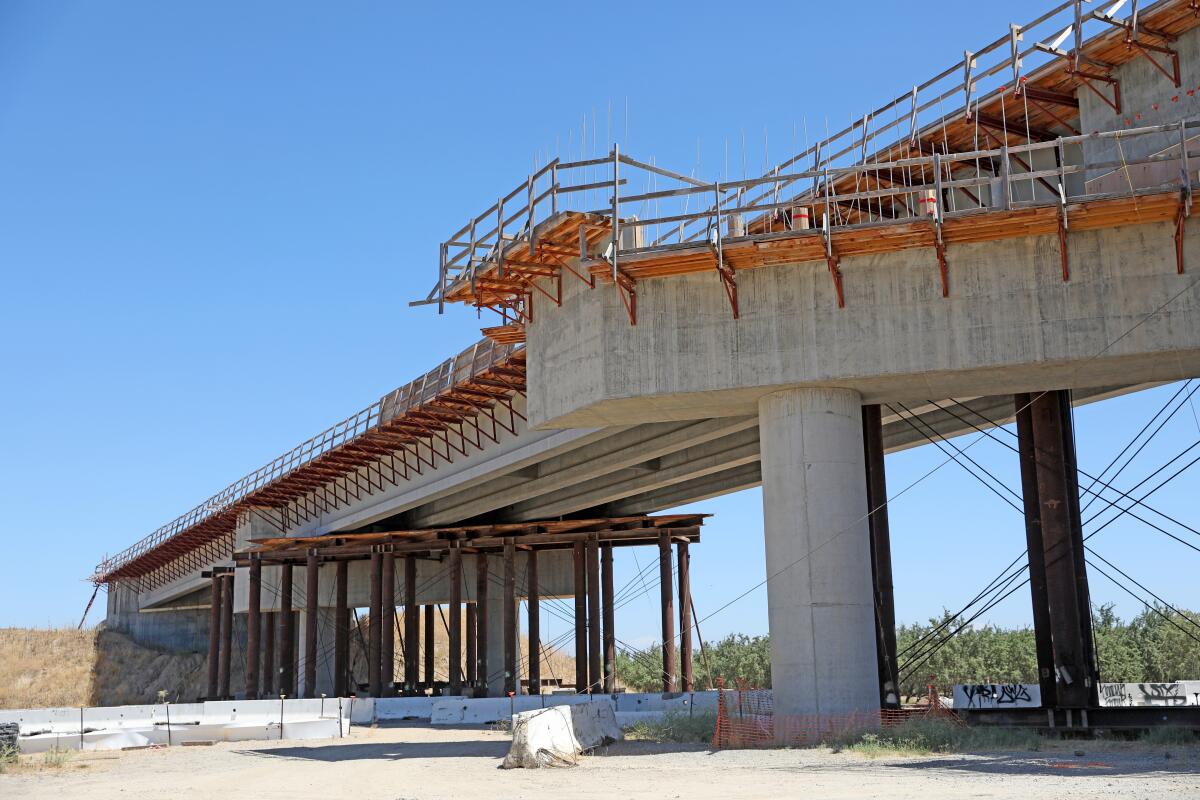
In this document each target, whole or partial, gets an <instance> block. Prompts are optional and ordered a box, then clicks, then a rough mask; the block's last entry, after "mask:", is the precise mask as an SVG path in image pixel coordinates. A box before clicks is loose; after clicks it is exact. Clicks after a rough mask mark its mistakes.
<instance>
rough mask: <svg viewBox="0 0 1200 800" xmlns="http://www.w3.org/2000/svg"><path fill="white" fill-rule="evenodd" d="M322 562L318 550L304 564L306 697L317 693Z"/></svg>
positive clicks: (314, 695)
mask: <svg viewBox="0 0 1200 800" xmlns="http://www.w3.org/2000/svg"><path fill="white" fill-rule="evenodd" d="M320 579H321V562H320V560H319V559H318V558H317V551H316V549H315V548H314V549H311V550H309V551H308V557H307V559H305V563H304V696H305V697H316V696H317V695H316V691H317V617H318V615H319V613H320V612H319V611H318V608H319V607H318V605H317V601H318V600H319V599H320V594H321V584H320Z"/></svg>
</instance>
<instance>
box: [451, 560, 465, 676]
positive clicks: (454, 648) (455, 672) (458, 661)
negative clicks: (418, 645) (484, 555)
mask: <svg viewBox="0 0 1200 800" xmlns="http://www.w3.org/2000/svg"><path fill="white" fill-rule="evenodd" d="M447 565H448V567H449V569H450V609H449V617H450V622H449V627H450V657H449V659H448V661H447V663H448V665H449V667H450V676H449V682H450V687H449V693H450V696H451V697H457V696H459V695H461V694H462V683H463V682H462V677H463V674H462V673H463V669H462V550H461V549H460V548H459V543H458V542H457V541H455V542H451V543H450V555H449V558H448V559H447Z"/></svg>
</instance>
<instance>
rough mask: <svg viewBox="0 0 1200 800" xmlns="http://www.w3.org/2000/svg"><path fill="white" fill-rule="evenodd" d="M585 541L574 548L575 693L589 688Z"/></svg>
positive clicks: (576, 543)
mask: <svg viewBox="0 0 1200 800" xmlns="http://www.w3.org/2000/svg"><path fill="white" fill-rule="evenodd" d="M584 549H585V548H584V544H583V542H575V544H574V546H573V548H572V556H573V559H574V578H575V580H574V586H575V693H576V694H584V693H585V692H587V690H588V655H587V650H588V647H587V568H586V565H585V560H586V557H585V555H584Z"/></svg>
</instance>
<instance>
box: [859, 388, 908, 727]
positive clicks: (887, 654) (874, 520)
mask: <svg viewBox="0 0 1200 800" xmlns="http://www.w3.org/2000/svg"><path fill="white" fill-rule="evenodd" d="M862 427H863V456H864V457H863V461H864V463H865V465H866V482H867V511H868V513H869V516H868V517H867V527H868V530H869V533H870V539H871V580H872V582H873V584H874V599H875V656H876V660H877V663H878V667H879V704H880V705H881V706H882V707H883V708H899V707H900V688H899V687H900V678H899V675H898V669H897V666H896V600H895V594H894V592H893V589H892V536H891V528H890V526H889V525H888V508H887V473H886V472H885V470H884V461H883V453H884V447H883V411H882V409H881V408H880V407H879V406H878V405H865V406H863V407H862Z"/></svg>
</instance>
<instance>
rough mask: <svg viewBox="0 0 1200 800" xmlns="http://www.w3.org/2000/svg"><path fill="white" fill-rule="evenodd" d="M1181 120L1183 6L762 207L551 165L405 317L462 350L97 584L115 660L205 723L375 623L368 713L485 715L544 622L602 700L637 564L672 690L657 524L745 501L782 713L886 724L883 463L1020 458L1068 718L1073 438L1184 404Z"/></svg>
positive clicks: (1022, 33)
mask: <svg viewBox="0 0 1200 800" xmlns="http://www.w3.org/2000/svg"><path fill="white" fill-rule="evenodd" d="M1197 92H1200V6H1197V4H1196V3H1194V2H1189V1H1188V0H1160V2H1157V3H1153V4H1150V5H1148V6H1145V7H1141V8H1139V7H1138V5H1137V4H1136V3H1134V4H1127V3H1124V2H1115V3H1110V4H1106V5H1105V6H1104V7H1102V8H1099V9H1098V10H1095V11H1093V10H1090V7H1089V6H1086V5H1085V4H1082V3H1080V2H1066V3H1062V4H1060V5H1058V6H1055V7H1053V8H1049V9H1047V11H1046V13H1045V14H1043V15H1042V16H1040V17H1039V18H1038V19H1037V20H1034V21H1033V22H1031V23H1029V24H1026V25H1014V26H1012V27H1011V29H1010V30H1009V31H1008V32H1006V33H1005V34H1004V35H1003V36H1002V37H1000V38H998V39H996V40H995V41H993V42H990V43H988V44H987V45H985V46H983V47H980V48H979V49H977V50H975V51H968V52H967V53H966V54H965V56H964V57H963V59H962V61H961V62H959V63H958V64H956V65H952V66H951V67H950V68H948V69H947V70H945V71H943V72H942V73H940V74H939V75H938V76H936V77H935V78H933V79H931V80H929V81H927V82H926V83H924V84H922V85H920V86H917V87H914V89H913V90H912V92H911V93H905V94H903V95H901V96H900V97H898V98H897V99H896V100H893V101H892V102H891V103H888V104H886V105H884V106H883V107H881V108H879V109H877V110H876V111H875V112H872V113H871V114H867V115H865V116H864V117H863V118H862V120H861V121H860V122H858V123H855V124H854V125H851V126H850V127H848V128H847V129H845V130H844V131H841V132H839V133H837V134H834V135H832V136H830V137H828V138H827V139H826V140H824V141H822V142H819V143H817V144H816V145H814V146H813V147H811V148H808V149H806V150H805V151H804V152H802V153H798V154H796V155H795V156H794V157H792V158H790V159H788V160H787V161H785V162H782V163H781V164H779V165H778V166H777V167H775V168H774V169H772V170H771V171H769V172H768V173H766V174H764V175H763V176H761V177H758V178H754V179H748V180H741V181H730V182H706V181H703V180H700V179H697V178H695V177H692V176H688V175H684V174H683V173H682V172H675V171H672V170H669V169H666V168H663V167H661V166H658V165H656V164H652V163H649V162H647V161H643V160H639V159H637V158H634V157H633V156H632V155H630V154H625V153H621V152H620V151H619V149H618V148H616V147H614V148H613V149H612V151H611V152H609V153H607V154H604V155H599V156H596V157H591V158H583V159H579V160H575V161H562V160H560V159H555V160H553V161H551V162H549V163H547V164H546V165H544V166H543V167H541V168H540V169H538V170H537V171H535V172H534V173H532V174H530V175H528V176H527V177H526V178H525V179H523V180H522V181H520V182H519V183H518V184H517V185H516V186H515V188H513V189H512V190H511V191H509V192H508V193H507V194H502V195H500V198H501V199H500V200H499V201H497V202H496V203H494V204H493V205H492V206H490V207H488V208H485V209H483V210H482V211H481V212H480V213H478V214H475V215H472V216H470V217H469V219H468V221H467V223H466V224H465V225H463V226H462V227H461V228H459V229H458V230H456V231H454V232H453V233H451V234H450V236H449V238H448V239H447V240H446V241H445V242H444V243H443V244H442V246H441V249H440V254H439V261H438V270H437V280H436V284H435V285H434V287H433V289H432V291H431V292H430V293H429V294H428V296H427V297H425V298H423V299H422V300H421V301H419V303H421V304H436V305H439V306H443V305H444V304H446V303H456V302H457V303H466V304H469V305H472V306H475V307H478V308H485V309H491V310H493V311H495V312H497V313H498V314H499V319H498V320H497V322H498V324H497V325H495V326H494V327H490V328H486V329H485V330H484V334H485V336H486V338H485V339H484V340H482V341H481V342H480V343H479V344H477V345H475V346H474V347H472V348H469V349H468V350H467V351H465V352H463V353H461V354H459V355H458V356H455V357H453V358H451V359H449V360H447V361H446V362H444V363H443V364H442V365H441V366H439V367H438V368H436V369H434V370H433V371H431V372H430V373H428V374H426V375H424V376H422V377H420V378H418V379H417V380H415V381H413V382H412V383H410V384H407V385H405V386H403V387H401V388H400V389H397V390H396V391H395V392H392V393H390V394H388V395H386V396H384V397H383V398H381V399H380V400H379V401H377V402H376V403H373V404H372V405H371V406H369V407H368V408H367V409H364V410H363V411H361V412H359V413H358V414H355V415H354V416H352V417H350V418H348V419H347V420H344V421H343V422H341V423H338V424H337V425H335V426H333V427H332V428H330V429H329V430H328V431H325V432H324V433H322V434H320V435H319V436H317V437H314V438H313V439H311V440H309V441H308V442H306V443H304V444H302V445H300V446H299V447H297V448H296V449H294V450H293V451H290V452H289V453H287V454H285V455H283V456H281V457H280V458H279V459H276V460H275V461H274V462H272V463H271V464H268V465H267V466H265V467H264V468H262V469H261V470H258V471H257V472H255V473H253V474H251V475H249V476H246V477H245V478H243V479H241V480H239V481H238V482H236V483H234V484H232V485H231V486H230V487H228V488H227V489H226V490H224V491H222V492H221V493H219V494H217V495H215V496H213V497H212V498H210V499H209V500H207V501H206V502H205V503H203V504H201V505H200V506H198V507H197V508H196V509H194V510H193V511H191V512H189V513H188V514H186V515H184V516H182V517H180V518H179V519H177V520H176V521H174V522H173V523H171V524H170V525H167V526H164V528H163V529H160V530H159V531H157V532H155V533H154V534H152V535H151V536H150V537H148V538H147V539H145V540H143V541H142V542H139V543H138V544H136V545H134V546H133V547H131V548H130V549H129V550H127V551H125V552H124V553H121V554H118V555H117V556H114V557H112V558H107V559H105V561H104V562H102V563H101V564H100V565H99V566H98V567H97V570H96V573H95V575H94V577H93V579H94V580H95V581H96V582H97V584H98V585H103V586H107V587H108V590H109V591H108V624H109V625H110V626H111V627H115V628H117V629H120V630H125V631H128V632H129V633H130V634H131V635H133V636H134V637H135V638H137V639H139V640H141V641H146V642H152V643H159V644H166V645H171V646H176V647H190V648H196V649H201V648H204V647H207V648H208V652H209V653H210V686H209V689H210V694H212V695H214V696H217V695H221V696H228V695H231V694H236V693H239V692H240V693H243V694H245V695H247V696H257V695H262V694H265V693H267V692H276V691H282V692H285V693H288V694H294V693H296V692H301V693H305V694H308V695H312V694H313V693H315V692H333V691H336V692H339V693H344V692H346V691H348V690H349V689H350V688H351V687H350V686H349V677H348V669H347V663H346V659H347V653H348V648H349V642H348V636H349V631H350V622H349V616H348V614H349V609H353V608H362V607H368V608H370V609H371V612H370V619H371V621H372V624H371V627H370V635H369V642H368V643H367V650H368V652H369V659H368V660H369V664H370V678H369V691H370V692H371V693H372V694H375V695H380V694H388V693H393V692H399V693H409V694H413V693H419V692H424V691H429V690H432V689H435V688H436V689H437V690H438V691H443V690H444V691H449V692H454V693H460V692H467V691H470V692H475V693H479V694H487V693H489V692H490V693H492V694H499V693H502V692H506V691H522V676H523V674H525V675H527V680H526V681H525V683H526V685H527V686H528V690H529V691H541V688H542V676H540V675H539V674H538V667H537V665H538V661H539V659H538V656H537V654H538V653H539V647H540V641H539V632H538V630H537V622H536V617H537V606H538V603H539V602H543V601H545V600H547V599H549V598H568V599H570V600H572V601H573V604H574V607H573V612H574V618H573V619H574V623H575V631H574V637H575V638H574V646H575V650H576V655H577V665H576V666H577V669H576V675H575V686H576V687H577V688H578V690H580V691H611V690H612V688H613V680H614V674H613V671H614V653H615V642H616V636H615V633H614V631H613V621H612V605H613V596H612V568H611V558H612V550H613V548H614V547H620V546H639V545H641V546H648V547H654V548H656V549H657V553H658V556H659V569H660V575H661V583H662V594H661V600H662V620H661V622H662V636H663V641H664V642H665V643H666V646H665V647H664V658H663V662H664V663H663V689H664V691H679V690H687V689H690V684H691V682H692V680H693V678H692V674H691V665H690V658H691V648H692V630H693V623H694V620H693V618H692V609H691V606H692V603H691V597H690V587H689V581H688V579H687V563H688V557H689V549H688V548H689V547H694V546H696V544H697V543H698V542H699V541H700V532H701V529H702V525H703V518H701V517H697V516H694V515H693V516H679V515H671V516H655V515H658V514H660V513H661V512H664V511H669V510H670V509H673V508H676V507H678V506H681V505H684V504H687V503H691V502H695V501H699V500H703V499H706V498H710V497H715V496H718V495H721V494H725V493H729V492H734V491H738V490H741V489H744V488H749V487H753V486H759V485H761V486H762V487H763V504H764V536H765V541H766V551H767V562H768V569H767V571H768V577H769V580H768V584H767V585H768V602H769V616H770V630H771V648H772V652H771V662H772V663H771V667H772V676H773V685H774V696H775V708H776V713H779V714H828V715H834V714H849V713H857V712H863V711H872V710H877V709H879V708H880V707H881V706H889V705H895V704H897V703H898V702H899V697H898V693H897V686H898V683H897V666H896V645H895V619H894V611H893V603H892V593H891V557H890V537H889V530H888V522H887V487H886V480H885V475H884V468H883V467H884V454H885V453H887V452H895V451H897V450H902V449H905V448H908V447H913V446H917V445H921V444H925V443H927V442H938V443H946V442H948V441H949V440H951V439H953V437H956V436H959V435H962V434H965V433H972V432H975V431H978V430H985V431H987V430H991V429H993V428H995V427H996V426H998V425H1004V424H1009V423H1011V422H1013V421H1014V420H1015V422H1016V426H1017V433H1018V440H1019V451H1020V453H1019V459H1020V463H1021V474H1022V489H1023V496H1024V507H1025V513H1026V535H1027V542H1028V545H1029V569H1030V577H1031V582H1030V586H1031V593H1030V597H1031V603H1032V606H1033V619H1034V624H1035V632H1036V639H1037V650H1038V664H1039V672H1040V684H1041V692H1042V694H1041V697H1042V701H1043V705H1044V706H1046V707H1047V708H1049V709H1051V710H1052V711H1053V710H1055V709H1058V710H1062V711H1063V712H1071V711H1077V710H1085V711H1086V710H1094V709H1096V708H1098V706H1099V701H1098V698H1097V686H1098V672H1097V660H1096V653H1095V644H1094V641H1093V637H1092V632H1091V628H1090V618H1089V614H1088V591H1087V568H1086V566H1085V564H1084V560H1083V542H1082V528H1081V521H1080V508H1079V496H1080V487H1079V478H1078V468H1077V466H1076V464H1075V444H1074V433H1073V430H1072V424H1071V413H1070V411H1071V407H1072V405H1073V404H1074V405H1078V404H1080V403H1086V402H1094V401H1101V400H1103V399H1105V398H1108V397H1113V396H1116V395H1120V394H1124V393H1128V392H1133V391H1137V390H1139V389H1141V388H1145V387H1148V386H1152V385H1157V384H1161V383H1165V382H1170V381H1177V380H1183V379H1190V378H1196V377H1200V288H1198V285H1197V282H1198V279H1197V275H1198V274H1200V237H1198V235H1197V234H1200V231H1198V230H1197V224H1196V223H1195V222H1194V221H1193V220H1192V217H1191V208H1192V194H1193V190H1194V188H1195V186H1196V185H1197V181H1198V180H1200V174H1198V172H1197V169H1198V168H1200V151H1193V150H1192V149H1191V148H1193V147H1196V142H1195V140H1196V137H1197V136H1198V135H1200V97H1198V96H1197ZM943 106H944V107H946V108H956V110H955V111H954V112H953V113H944V112H942V111H941V110H940V109H941V108H942V107H943ZM642 187H644V189H643V188H642ZM496 188H497V187H479V192H480V196H483V197H493V196H497V192H496V191H495V189H496ZM501 191H503V189H502V190H501ZM414 313H415V312H414ZM297 567H298V568H299V569H300V570H301V573H300V574H302V575H303V581H301V580H298V579H297V578H296V575H295V574H294V571H295V570H296V568H297ZM674 572H678V581H677V584H678V592H677V594H673V590H672V575H673V573H674ZM301 584H303V585H301ZM522 599H524V600H526V601H527V603H528V604H529V606H530V615H529V620H528V624H527V636H528V639H529V647H530V651H529V656H528V657H526V658H522V656H521V654H520V653H519V652H518V642H519V636H518V632H519V630H520V627H521V625H520V621H519V619H518V601H520V600H522ZM435 604H437V605H441V604H445V605H447V607H448V610H449V621H448V622H447V623H446V628H447V630H448V632H449V635H450V677H449V680H448V682H447V683H448V685H447V686H444V687H443V686H438V687H433V686H432V685H431V684H432V678H431V672H432V670H431V669H426V671H425V678H424V680H423V679H422V677H421V670H420V666H421V665H419V664H418V663H417V657H416V652H417V647H416V643H417V640H418V637H419V636H420V635H421V621H420V615H419V614H418V613H416V612H417V609H418V608H420V609H422V612H421V613H422V614H424V627H425V632H426V635H429V631H430V629H431V628H432V627H433V625H434V623H433V621H432V620H433V617H432V616H431V615H430V614H431V611H430V609H432V606H433V605H435ZM398 605H403V606H404V607H405V610H406V613H405V615H404V627H403V630H402V631H401V632H400V633H399V634H397V632H396V631H395V630H394V629H393V626H392V625H390V624H379V620H381V619H385V618H386V617H387V615H388V608H389V607H391V608H392V609H394V608H395V607H396V606H398ZM463 614H465V616H460V615H463ZM397 636H399V637H400V640H399V641H400V645H401V647H402V649H403V650H404V654H405V656H406V659H405V669H404V671H403V673H404V674H403V675H402V676H398V675H394V674H392V656H393V652H394V647H395V646H396V637H397ZM235 647H236V648H238V649H239V650H241V651H244V652H245V654H246V655H245V661H246V665H245V669H244V673H245V675H244V676H239V675H235V674H234V673H235V672H236V671H237V670H235V669H234V666H233V663H232V660H231V652H232V650H233V649H234V648H235ZM676 648H678V656H679V657H680V664H679V667H678V672H677V668H676ZM268 652H269V655H268Z"/></svg>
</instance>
